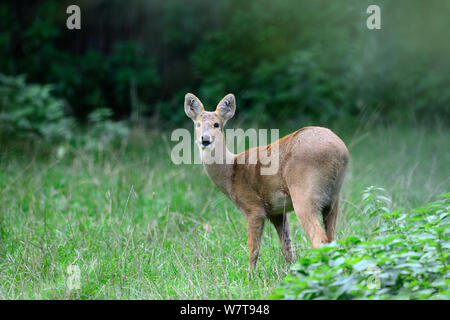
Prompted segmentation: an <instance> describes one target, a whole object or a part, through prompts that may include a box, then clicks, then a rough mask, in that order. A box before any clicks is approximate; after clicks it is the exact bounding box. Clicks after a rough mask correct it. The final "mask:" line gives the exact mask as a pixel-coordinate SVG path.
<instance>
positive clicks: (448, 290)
mask: <svg viewBox="0 0 450 320" xmlns="http://www.w3.org/2000/svg"><path fill="white" fill-rule="evenodd" d="M380 191H382V189H380V188H375V187H369V188H367V189H366V191H365V192H364V195H363V199H364V200H363V201H365V202H367V205H366V207H365V208H366V209H365V210H364V214H369V215H371V216H377V217H380V218H382V219H383V222H382V223H381V225H380V226H379V227H377V228H376V229H375V230H374V232H373V234H372V236H371V237H370V238H369V239H360V238H358V237H354V236H350V237H347V238H346V239H344V240H342V241H337V242H333V243H330V244H327V245H324V246H322V247H320V248H318V249H314V250H310V251H309V252H308V253H307V254H306V255H305V256H304V257H302V258H300V261H299V263H298V264H296V265H295V266H294V267H292V274H291V275H289V276H288V277H287V278H286V279H284V280H283V282H282V283H281V284H280V286H279V287H278V288H277V289H275V292H274V294H273V295H272V296H270V297H269V298H272V299H449V298H450V278H449V262H450V261H449V255H448V249H449V248H450V232H449V231H450V229H449V224H450V219H449V214H450V213H449V208H450V193H447V194H444V195H443V196H442V199H440V200H438V201H436V202H432V203H429V204H427V205H426V206H424V207H421V208H416V209H414V210H412V211H411V212H403V211H402V210H395V211H390V210H387V208H386V207H385V204H386V203H387V202H390V201H389V199H388V198H387V197H384V196H380V195H379V194H378V193H379V192H380Z"/></svg>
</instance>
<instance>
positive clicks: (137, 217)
mask: <svg viewBox="0 0 450 320" xmlns="http://www.w3.org/2000/svg"><path fill="white" fill-rule="evenodd" d="M337 131H339V130H337ZM341 131H342V132H338V134H340V135H341V136H342V137H343V140H344V141H345V142H346V143H347V145H348V146H349V149H350V153H351V162H350V167H349V171H348V176H347V179H346V181H345V184H344V187H343V192H342V202H341V203H342V205H341V212H340V216H339V220H338V227H337V238H338V239H340V238H343V237H345V236H348V235H352V234H353V235H366V234H368V233H369V232H370V231H371V230H370V229H371V227H370V225H369V224H368V217H366V216H364V215H363V214H362V203H361V193H362V192H363V190H364V188H365V187H367V186H369V185H378V186H382V187H384V188H385V189H386V190H388V192H389V193H390V197H391V198H392V199H393V203H394V204H395V206H396V207H401V206H402V207H408V208H412V207H415V206H417V205H420V204H423V203H425V202H427V201H429V200H432V199H435V198H436V197H437V196H438V195H439V194H440V193H443V192H446V191H449V190H450V180H449V177H448V172H450V170H449V169H450V154H449V152H448V150H447V149H448V139H449V132H448V130H447V129H442V130H436V129H433V130H429V129H424V128H380V129H373V130H370V131H366V132H361V131H359V132H358V131H357V132H351V134H349V133H346V132H345V130H341ZM168 136H169V135H168V134H166V133H164V134H163V133H160V132H158V131H143V130H139V131H135V132H133V133H132V135H131V136H130V138H129V139H128V140H127V141H123V143H122V144H121V145H119V146H117V147H115V148H112V149H103V150H101V149H99V150H98V151H96V152H94V151H85V150H84V149H82V148H80V147H78V146H76V145H62V146H53V147H51V148H50V147H48V146H44V145H36V144H27V145H21V144H15V143H8V145H4V146H2V149H1V152H0V298H2V299H18V298H20V299H66V298H82V299H218V298H223V299H238V298H243V299H257V298H263V297H265V296H266V295H267V294H269V292H270V290H271V289H272V288H273V287H275V286H276V285H277V284H278V283H279V281H280V280H281V279H283V278H284V277H285V275H286V274H287V272H288V270H289V266H288V265H287V264H286V263H285V262H284V259H283V257H282V254H281V252H280V244H279V241H278V238H277V235H276V232H275V230H274V228H273V227H272V226H271V225H269V224H266V226H265V230H264V234H263V241H262V248H261V255H260V259H259V261H258V269H257V272H256V274H255V275H254V277H253V278H252V279H249V276H248V273H247V264H248V261H247V247H246V243H247V232H246V222H245V219H244V217H243V215H242V214H241V213H239V212H238V210H237V209H236V208H235V207H234V205H233V204H232V203H231V202H230V201H229V200H228V199H227V198H226V197H225V196H224V195H223V194H221V193H220V191H219V190H218V189H217V188H215V187H214V186H213V184H212V182H210V181H209V179H208V178H207V176H206V175H205V174H204V173H203V170H202V167H201V166H200V165H181V166H175V165H173V164H172V163H171V162H170V156H169V153H170V148H171V142H170V141H168ZM290 222H291V233H292V236H293V238H294V240H293V241H294V244H295V247H296V249H297V251H298V254H299V255H300V256H301V255H302V252H305V251H306V250H309V248H310V244H309V241H308V240H307V238H306V235H305V233H304V232H303V231H302V229H301V227H300V224H299V222H298V221H297V220H296V217H295V215H294V214H291V215H290ZM71 264H73V265H76V266H78V267H79V268H80V275H81V288H80V289H79V290H69V289H68V287H67V279H68V273H67V267H68V266H69V265H71Z"/></svg>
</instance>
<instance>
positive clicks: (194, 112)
mask: <svg viewBox="0 0 450 320" xmlns="http://www.w3.org/2000/svg"><path fill="white" fill-rule="evenodd" d="M204 110H205V109H204V108H203V104H202V103H201V102H200V100H199V99H198V98H197V97H196V96H194V95H193V94H192V93H188V94H186V96H185V97H184V112H186V115H187V116H188V117H189V118H191V119H192V120H194V121H195V119H197V117H198V115H199V114H200V113H202V112H203V111H204Z"/></svg>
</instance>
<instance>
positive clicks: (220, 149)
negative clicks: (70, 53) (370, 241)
mask: <svg viewBox="0 0 450 320" xmlns="http://www.w3.org/2000/svg"><path fill="white" fill-rule="evenodd" d="M184 109H185V112H186V115H187V116H188V117H189V118H191V119H192V120H193V121H194V128H195V139H196V143H197V144H198V146H199V148H200V153H201V157H202V162H203V165H204V168H205V171H206V173H207V174H208V176H209V177H210V179H211V180H212V181H213V182H214V183H215V184H216V185H217V187H218V188H219V189H220V190H221V191H222V192H223V193H224V194H225V195H227V196H228V197H229V198H230V199H231V200H232V201H233V202H234V203H235V205H236V206H237V207H238V209H239V210H240V211H241V212H242V213H243V214H244V215H245V218H246V220H247V228H248V250H249V269H250V270H251V269H253V268H255V266H256V262H257V260H258V255H259V249H260V244H261V234H262V230H263V226H264V222H265V220H266V219H269V221H270V222H271V223H272V224H273V225H274V227H275V229H276V231H277V233H278V237H279V238H280V241H281V246H282V252H283V255H284V257H285V258H286V260H287V261H288V262H294V260H295V259H296V254H295V252H294V251H293V250H292V249H291V239H290V232H289V225H288V219H287V216H286V213H287V212H289V211H292V209H293V210H294V211H295V213H296V215H297V218H298V220H299V221H300V223H301V225H302V227H303V229H304V230H305V231H306V233H307V235H308V237H309V239H310V241H311V244H312V246H313V248H317V247H318V246H320V245H321V244H323V243H327V242H330V241H332V240H333V239H334V229H335V226H336V219H337V215H338V205H339V192H340V189H341V186H342V182H343V180H344V175H345V171H346V167H347V163H348V161H349V152H348V150H347V147H346V146H345V144H344V142H342V140H341V139H340V138H339V137H338V136H336V135H335V134H334V133H333V132H332V131H331V130H329V129H326V128H321V127H306V128H302V129H299V130H297V131H295V132H293V133H291V134H289V135H287V136H285V137H283V138H281V139H279V140H277V141H275V142H273V143H272V144H270V145H267V146H260V147H257V148H252V149H249V150H247V151H245V152H242V153H239V154H233V153H231V152H230V151H229V150H228V148H227V146H226V144H225V137H224V126H225V123H226V122H227V121H228V120H229V119H230V118H231V117H233V115H234V112H235V110H236V100H235V97H234V95H232V94H228V95H227V96H225V97H224V98H223V99H222V100H221V101H220V102H219V104H218V105H217V108H216V111H214V112H208V111H205V109H204V107H203V104H202V103H201V102H200V100H199V99H198V98H197V97H196V96H195V95H193V94H191V93H188V94H186V96H185V102H184ZM257 151H258V152H262V151H265V152H267V153H269V154H270V153H272V154H271V156H272V157H273V156H276V158H277V159H278V161H279V166H278V170H277V172H276V173H275V174H271V175H262V174H261V168H262V167H264V165H265V164H262V162H261V161H260V158H257V160H256V163H248V162H249V161H247V160H248V159H249V157H250V155H251V153H252V152H257ZM218 154H219V155H220V157H221V158H223V159H221V160H222V161H210V160H211V158H212V157H213V156H216V158H215V159H216V160H217V155H218ZM272 159H275V158H272ZM318 211H321V212H322V215H323V222H324V226H325V232H324V231H323V230H322V227H321V225H320V223H319V219H318V215H317V213H318Z"/></svg>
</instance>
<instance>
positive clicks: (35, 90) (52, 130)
mask: <svg viewBox="0 0 450 320" xmlns="http://www.w3.org/2000/svg"><path fill="white" fill-rule="evenodd" d="M52 89H53V87H52V86H51V85H39V84H26V82H25V76H23V75H21V76H17V77H12V76H6V75H3V74H0V130H1V131H2V132H3V133H4V134H8V135H16V136H28V137H41V138H43V139H45V140H54V139H69V138H71V136H72V133H73V128H74V125H75V122H74V120H73V119H72V118H70V117H67V116H66V115H65V114H64V109H63V103H62V101H61V100H60V99H58V98H56V97H55V96H53V95H52Z"/></svg>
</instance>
